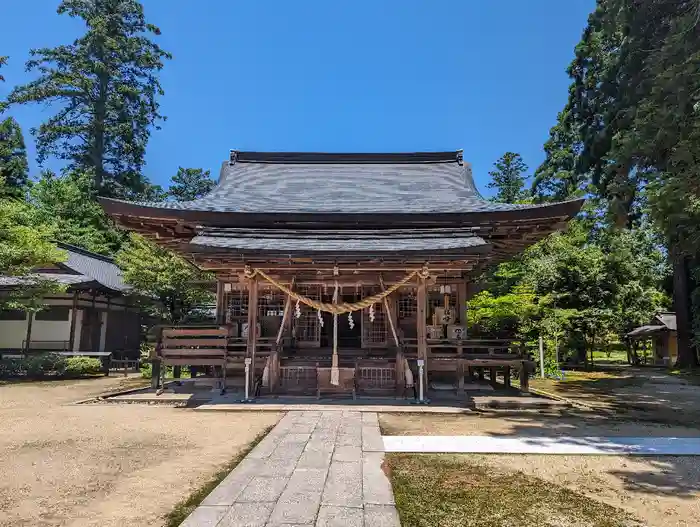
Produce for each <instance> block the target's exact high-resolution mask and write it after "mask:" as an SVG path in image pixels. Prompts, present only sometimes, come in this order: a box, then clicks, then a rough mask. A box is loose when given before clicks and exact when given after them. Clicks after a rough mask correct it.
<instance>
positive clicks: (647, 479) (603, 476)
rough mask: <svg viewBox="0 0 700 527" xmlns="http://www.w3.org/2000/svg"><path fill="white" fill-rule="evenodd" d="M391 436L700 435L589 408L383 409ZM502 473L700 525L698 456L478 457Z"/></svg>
mask: <svg viewBox="0 0 700 527" xmlns="http://www.w3.org/2000/svg"><path fill="white" fill-rule="evenodd" d="M380 425H381V427H382V431H383V433H384V434H387V433H389V434H392V435H498V436H515V435H538V436H543V435H570V436H646V437H649V436H652V437H655V436H656V437H660V436H669V437H679V436H685V437H689V436H694V437H697V436H700V430H699V429H697V428H691V427H679V426H667V425H660V424H651V423H638V422H628V421H620V420H613V419H608V418H604V417H600V416H596V415H594V414H590V413H587V412H569V413H557V412H550V413H543V412H532V413H527V414H526V413H518V414H511V415H508V414H495V415H487V416H479V415H473V416H472V415H463V416H439V415H418V414H410V415H397V414H383V415H381V416H380ZM467 457H468V458H469V459H471V460H474V461H476V462H478V463H479V464H481V465H486V466H493V467H495V468H498V469H499V470H502V469H506V470H512V471H522V472H523V473H525V474H527V475H531V476H536V477H539V478H542V479H544V480H546V481H551V482H553V483H556V484H558V485H563V486H566V487H568V488H570V489H572V490H574V491H577V492H581V493H584V494H585V495H587V496H590V497H593V498H596V499H599V500H601V501H603V502H605V503H608V504H610V505H613V506H617V507H622V508H624V509H627V510H629V511H630V512H632V513H633V514H634V515H635V516H637V517H639V518H640V519H642V520H644V521H645V522H646V523H647V524H648V525H650V526H653V527H690V526H697V525H700V458H698V457H694V456H688V457H685V456H684V457H681V456H658V457H652V456H649V457H647V456H644V457H632V456H564V455H558V456H543V455H471V456H467Z"/></svg>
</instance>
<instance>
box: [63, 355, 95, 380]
mask: <svg viewBox="0 0 700 527" xmlns="http://www.w3.org/2000/svg"><path fill="white" fill-rule="evenodd" d="M65 363H66V364H65V375H68V376H70V377H81V376H83V375H94V374H96V373H100V372H101V371H102V362H101V361H100V359H96V358H94V357H68V358H67V359H66V361H65Z"/></svg>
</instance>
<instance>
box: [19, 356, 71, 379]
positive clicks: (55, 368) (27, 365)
mask: <svg viewBox="0 0 700 527" xmlns="http://www.w3.org/2000/svg"><path fill="white" fill-rule="evenodd" d="M21 363H22V369H23V370H24V374H25V375H26V376H27V377H43V376H45V375H50V374H54V375H63V374H64V373H65V371H66V359H64V358H63V357H61V356H60V355H58V354H56V353H39V354H36V355H28V356H27V357H25V358H24V359H21Z"/></svg>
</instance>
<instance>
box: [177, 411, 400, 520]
mask: <svg viewBox="0 0 700 527" xmlns="http://www.w3.org/2000/svg"><path fill="white" fill-rule="evenodd" d="M383 451H384V444H383V441H382V436H381V433H380V431H379V422H378V420H377V414H376V412H365V413H361V412H357V411H348V410H342V411H304V412H289V413H287V415H286V416H285V417H284V418H283V419H282V420H281V421H280V422H279V423H278V424H277V426H276V427H275V428H274V429H273V430H272V432H270V434H268V435H267V437H265V439H263V440H262V441H261V442H260V444H258V445H257V446H256V447H255V448H254V449H253V451H252V452H251V453H250V454H249V455H248V456H247V457H246V458H245V459H244V460H243V461H241V463H240V464H239V465H238V466H237V467H236V469H235V470H234V471H233V472H231V474H229V475H228V476H227V477H226V479H224V481H222V482H221V484H219V486H218V487H216V488H215V489H214V491H213V492H212V493H211V494H210V495H209V496H207V498H206V499H205V500H204V501H203V502H202V504H201V505H200V506H199V507H198V508H197V509H196V510H195V511H194V512H193V513H192V514H191V515H190V516H189V517H188V518H187V519H186V520H185V522H184V523H183V524H182V526H183V527H265V526H268V527H294V526H307V527H308V526H310V525H312V526H313V525H315V526H318V527H336V526H337V527H341V526H342V527H364V526H367V527H370V526H371V527H400V523H399V517H398V513H397V511H396V507H395V506H394V495H393V493H392V490H391V484H390V483H389V480H388V478H387V477H386V475H385V474H384V472H383V471H382V462H383V460H384V453H383Z"/></svg>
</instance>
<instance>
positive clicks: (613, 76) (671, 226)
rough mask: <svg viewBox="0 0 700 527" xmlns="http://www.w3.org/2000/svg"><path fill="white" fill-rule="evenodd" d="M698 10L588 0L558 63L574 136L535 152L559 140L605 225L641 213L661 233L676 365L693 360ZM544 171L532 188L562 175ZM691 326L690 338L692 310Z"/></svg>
mask: <svg viewBox="0 0 700 527" xmlns="http://www.w3.org/2000/svg"><path fill="white" fill-rule="evenodd" d="M699 15H700V2H699V1H698V0H598V2H597V7H596V10H595V11H594V12H593V13H592V14H591V16H590V17H589V20H588V26H587V27H586V29H585V30H584V33H583V37H582V39H581V42H580V43H579V44H578V46H577V47H576V57H575V59H574V61H573V62H572V64H571V66H570V67H569V70H568V71H569V75H570V76H571V78H572V84H571V88H570V92H569V93H570V97H569V101H568V104H567V109H566V110H565V111H566V112H567V119H569V122H568V123H567V126H569V130H570V131H575V132H576V133H575V134H573V135H574V136H575V138H574V141H575V142H573V143H571V144H568V145H566V144H562V148H559V149H558V148H556V145H552V146H553V147H554V148H552V149H551V151H548V152H547V154H548V157H547V160H546V161H545V165H549V166H550V168H552V167H553V168H557V165H558V162H557V160H556V158H557V157H560V158H566V156H567V154H566V152H565V151H564V150H562V149H570V151H571V152H573V153H575V157H576V162H575V170H574V172H575V177H574V178H573V180H574V181H575V180H576V178H578V177H581V178H583V179H586V180H587V181H588V182H589V183H590V184H591V190H592V191H593V192H595V194H596V195H597V196H598V197H600V198H602V199H604V200H605V201H606V202H607V203H608V204H609V216H610V220H611V221H612V222H613V223H614V224H615V225H617V226H619V227H628V228H634V227H635V226H636V225H637V224H638V223H639V222H640V221H643V217H644V215H645V214H648V215H649V216H650V217H651V218H652V219H653V220H655V224H656V228H657V229H658V230H659V231H660V232H662V233H663V234H664V235H665V238H666V244H667V248H668V252H669V254H670V255H671V256H672V260H673V263H674V304H675V310H676V316H677V322H678V340H679V353H678V365H679V366H693V365H695V364H697V355H696V353H695V352H694V350H693V349H692V347H691V335H690V322H691V321H690V313H691V311H694V312H695V313H700V309H699V308H700V288H698V287H697V286H696V285H695V284H693V280H692V279H691V276H692V274H695V277H696V280H697V278H700V276H698V275H700V266H699V265H698V262H700V176H698V174H700V166H699V165H700V121H699V120H698V119H697V114H698V111H700V70H699V69H698V67H697V64H698V62H699V61H700V24H699V23H698V21H699V20H700V16H699ZM567 162H568V161H567ZM545 172H546V171H545V170H542V171H540V173H541V174H542V175H543V178H541V179H542V180H541V181H539V182H538V185H540V187H541V188H545V182H544V179H545V178H549V179H550V182H554V183H556V184H558V185H559V186H561V185H562V184H563V183H564V182H563V181H561V180H560V181H559V182H558V183H557V182H556V181H555V180H556V179H558V178H562V179H565V178H567V177H569V175H570V172H569V171H567V170H563V171H559V172H558V171H557V170H549V172H548V173H545ZM569 182H571V179H570V180H569ZM547 185H548V186H549V187H550V188H551V187H552V186H553V184H552V183H548V184H547ZM689 267H690V271H691V273H689ZM689 291H693V302H694V306H693V309H692V310H691V308H690V307H691V306H690V299H689V298H688V296H689V295H688V293H689ZM694 326H695V327H694V331H695V340H696V342H697V341H698V340H700V315H698V317H697V318H696V320H695V324H694Z"/></svg>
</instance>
